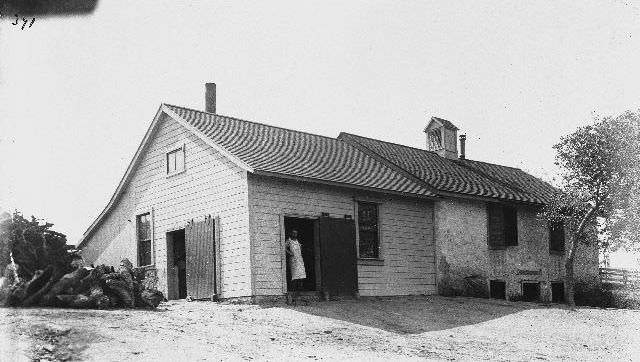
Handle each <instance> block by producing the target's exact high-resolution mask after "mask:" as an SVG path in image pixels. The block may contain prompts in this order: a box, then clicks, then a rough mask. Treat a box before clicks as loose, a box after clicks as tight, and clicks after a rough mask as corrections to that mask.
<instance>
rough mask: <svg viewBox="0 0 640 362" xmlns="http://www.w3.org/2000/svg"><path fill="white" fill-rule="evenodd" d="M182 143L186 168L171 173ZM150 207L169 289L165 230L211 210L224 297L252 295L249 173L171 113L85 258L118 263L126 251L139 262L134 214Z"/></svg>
mask: <svg viewBox="0 0 640 362" xmlns="http://www.w3.org/2000/svg"><path fill="white" fill-rule="evenodd" d="M181 143H184V144H185V152H186V155H185V156H186V157H185V163H186V171H185V172H184V173H182V174H178V175H175V176H171V177H167V176H166V169H165V167H166V166H165V153H166V152H167V150H169V148H171V147H172V146H174V145H176V144H181ZM151 209H153V235H154V243H153V245H154V251H155V252H154V254H155V257H154V259H155V264H156V267H157V268H158V277H159V280H160V286H161V288H162V290H163V291H164V292H165V293H166V283H167V252H166V246H167V242H166V233H167V232H168V231H172V230H176V229H181V228H184V226H185V224H186V222H187V221H188V220H190V219H192V218H193V219H198V220H200V219H202V218H203V217H204V215H209V214H210V215H212V216H218V217H219V220H220V224H219V225H216V226H218V227H219V230H218V231H219V235H220V240H219V242H220V243H221V244H220V246H221V250H220V253H221V263H222V264H221V270H222V272H221V274H222V297H224V298H229V297H241V296H249V295H251V272H250V270H251V268H250V249H249V215H248V190H247V173H246V171H244V170H241V169H240V168H238V167H237V166H236V165H234V164H233V163H231V162H230V161H229V160H228V159H226V158H224V157H223V156H222V155H220V154H218V153H217V152H215V151H214V150H213V149H212V148H211V147H209V146H207V145H206V144H205V143H204V142H202V140H200V139H199V138H197V137H196V136H195V135H193V134H192V133H190V132H189V131H187V130H186V129H184V128H183V127H182V126H180V125H179V124H178V123H176V122H175V121H173V120H171V119H169V120H167V121H162V122H161V123H160V124H159V126H158V130H157V132H156V134H155V135H154V136H153V140H152V142H151V144H150V145H149V147H148V149H147V150H146V152H145V153H144V155H143V156H142V159H141V162H140V163H139V165H138V167H137V168H136V171H135V173H134V175H133V178H132V180H131V182H130V183H129V186H128V187H127V188H126V192H125V194H124V196H123V197H122V198H121V199H120V200H119V201H118V203H117V205H116V207H115V208H114V209H113V210H112V211H111V212H110V214H109V215H108V217H107V218H106V220H105V221H104V222H103V223H102V224H101V225H100V226H99V227H98V229H97V231H96V232H95V233H94V234H93V235H92V236H91V237H90V239H89V240H88V243H87V244H86V246H85V247H84V250H83V255H84V257H85V259H86V260H87V261H88V262H91V263H95V264H102V263H105V264H110V265H114V266H117V265H119V263H120V259H122V258H123V257H127V258H129V259H130V260H131V261H132V262H133V263H134V264H135V263H136V262H137V257H136V240H135V232H134V230H135V215H136V214H139V213H143V212H146V211H149V210H151ZM129 220H130V221H129ZM212 277H213V276H212Z"/></svg>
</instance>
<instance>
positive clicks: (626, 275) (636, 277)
mask: <svg viewBox="0 0 640 362" xmlns="http://www.w3.org/2000/svg"><path fill="white" fill-rule="evenodd" d="M600 280H601V281H602V282H603V283H611V284H624V285H627V284H636V285H640V270H627V269H614V268H600Z"/></svg>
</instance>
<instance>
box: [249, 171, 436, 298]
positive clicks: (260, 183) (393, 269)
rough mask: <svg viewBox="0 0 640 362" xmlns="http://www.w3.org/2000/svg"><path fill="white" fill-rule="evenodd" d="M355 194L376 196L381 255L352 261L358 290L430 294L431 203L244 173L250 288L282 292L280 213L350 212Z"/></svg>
mask: <svg viewBox="0 0 640 362" xmlns="http://www.w3.org/2000/svg"><path fill="white" fill-rule="evenodd" d="M354 197H355V198H357V199H363V200H365V199H367V198H368V199H370V200H372V201H377V202H381V204H380V207H379V213H380V221H379V222H380V237H381V240H380V241H381V245H382V249H381V257H382V259H383V261H362V260H361V261H358V281H359V289H360V294H361V295H363V296H382V295H416V294H435V293H436V288H435V260H434V253H435V252H434V245H433V204H432V203H431V202H426V201H419V200H416V199H412V198H403V197H396V196H384V197H383V198H380V197H379V196H378V197H376V196H374V195H372V194H370V193H369V194H363V193H359V192H357V191H349V190H348V189H342V188H335V187H328V186H322V185H313V184H309V183H297V182H293V181H287V182H285V181H282V180H277V179H273V178H266V177H259V176H255V175H249V205H250V209H251V246H252V263H253V266H254V268H253V272H254V274H253V278H254V280H253V282H254V293H255V294H256V295H279V294H282V293H283V279H282V275H283V272H282V265H283V263H282V260H283V259H282V258H284V251H283V250H282V246H281V245H282V243H281V241H282V240H281V238H282V225H281V219H282V216H295V215H299V216H313V217H318V216H320V214H321V213H322V212H327V213H329V214H331V216H333V217H342V216H343V215H345V214H348V215H353V216H354V218H355V214H354V206H355V201H354Z"/></svg>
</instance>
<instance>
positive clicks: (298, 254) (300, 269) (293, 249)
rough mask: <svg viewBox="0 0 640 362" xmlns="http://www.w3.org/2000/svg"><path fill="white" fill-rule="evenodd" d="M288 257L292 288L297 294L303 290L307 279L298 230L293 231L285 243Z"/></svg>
mask: <svg viewBox="0 0 640 362" xmlns="http://www.w3.org/2000/svg"><path fill="white" fill-rule="evenodd" d="M285 245H286V251H287V255H288V256H289V258H288V259H289V271H290V272H291V286H292V287H293V288H292V289H293V290H294V291H296V292H298V291H300V290H301V289H302V283H303V281H304V279H306V278H307V273H306V270H305V269H304V260H303V259H302V248H301V246H300V241H298V230H295V229H294V230H291V233H290V235H289V237H288V238H287V240H286V241H285Z"/></svg>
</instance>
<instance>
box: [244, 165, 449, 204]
mask: <svg viewBox="0 0 640 362" xmlns="http://www.w3.org/2000/svg"><path fill="white" fill-rule="evenodd" d="M253 173H254V174H256V175H260V176H267V177H274V178H281V179H287V180H294V181H300V182H310V183H317V184H322V185H328V186H336V187H342V188H350V189H357V190H363V191H370V192H377V193H384V194H392V195H398V196H404V197H414V198H419V199H425V200H440V199H441V198H440V197H438V195H436V194H433V195H421V194H414V193H410V192H403V191H395V190H385V189H379V188H376V187H370V186H361V185H355V184H351V183H346V182H337V181H329V180H323V179H318V178H312V177H304V176H296V175H290V174H285V173H279V172H272V171H264V170H255V172H253Z"/></svg>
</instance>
